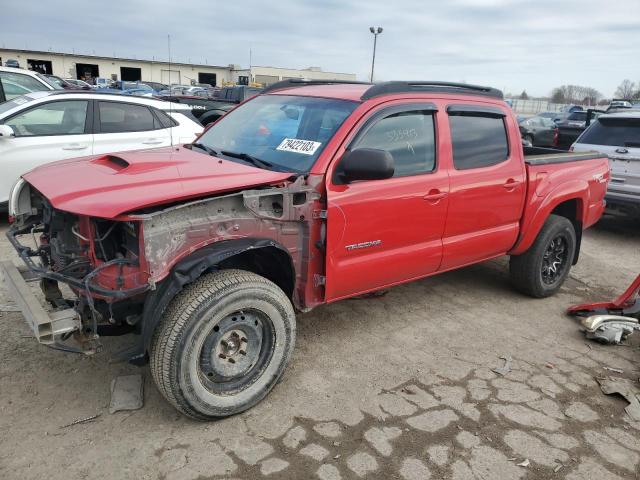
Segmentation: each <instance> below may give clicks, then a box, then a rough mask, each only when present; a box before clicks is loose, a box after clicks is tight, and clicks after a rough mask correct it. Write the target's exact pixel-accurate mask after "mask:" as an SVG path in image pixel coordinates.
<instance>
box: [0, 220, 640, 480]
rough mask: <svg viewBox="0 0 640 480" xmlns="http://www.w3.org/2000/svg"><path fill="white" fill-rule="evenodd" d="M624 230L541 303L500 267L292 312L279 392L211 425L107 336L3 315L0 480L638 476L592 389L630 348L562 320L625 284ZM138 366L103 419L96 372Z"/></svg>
mask: <svg viewBox="0 0 640 480" xmlns="http://www.w3.org/2000/svg"><path fill="white" fill-rule="evenodd" d="M0 230H2V233H4V230H6V225H1V226H0ZM639 233H640V227H639V226H638V224H637V223H632V222H630V221H621V220H612V219H604V220H603V221H602V222H601V223H600V224H599V225H598V226H597V227H595V228H593V229H591V230H590V231H588V232H587V233H586V235H585V238H584V241H583V248H582V256H581V260H580V263H579V264H578V265H577V267H575V268H574V270H572V273H571V277H570V279H569V280H568V281H567V283H566V284H565V287H564V288H563V289H562V291H561V292H560V293H559V294H558V295H557V296H555V297H554V298H550V299H545V300H533V299H529V298H526V297H523V296H521V295H519V294H517V293H515V292H514V291H513V290H512V289H511V288H510V286H509V283H508V277H507V262H506V259H500V260H497V261H491V262H487V263H484V264H481V265H477V266H473V267H470V268H466V269H463V270H460V271H456V272H452V273H447V274H443V275H441V276H436V277H432V278H429V279H425V280H422V281H418V282H414V283H411V284H408V285H404V286H401V287H398V288H395V289H393V290H391V291H389V292H388V294H386V295H384V296H382V297H379V298H372V299H366V300H349V301H343V302H339V303H336V304H333V305H329V306H325V307H321V308H318V309H316V310H314V311H313V312H311V313H309V314H305V315H300V316H299V317H298V339H297V345H296V351H295V354H294V356H293V360H292V362H291V364H290V365H289V368H288V370H287V372H286V374H285V376H284V379H283V380H282V382H281V383H280V384H279V385H277V386H276V388H275V389H274V390H273V392H272V393H271V394H270V395H269V396H268V397H267V399H266V400H265V401H263V402H262V403H261V404H259V405H258V406H257V407H255V408H254V409H252V410H250V411H248V412H246V413H244V414H242V415H238V416H235V417H232V418H228V419H224V420H220V421H217V422H211V423H198V422H195V421H191V420H188V419H186V418H184V417H182V416H181V415H179V414H178V413H177V412H176V411H174V410H173V409H172V408H171V407H170V406H169V405H168V404H167V403H165V402H164V401H163V399H162V398H161V396H160V395H159V393H158V392H157V391H156V389H155V387H154V385H153V382H152V380H151V375H150V373H149V371H148V369H147V368H143V369H138V368H137V367H134V366H131V365H128V364H112V363H110V362H109V356H110V354H111V353H113V352H115V351H116V350H118V349H119V347H121V345H122V338H120V339H119V338H107V339H105V341H104V343H105V349H104V351H103V352H102V353H101V354H99V355H97V356H95V357H91V358H90V357H83V356H79V355H75V354H67V353H62V352H58V351H53V350H49V349H47V348H45V347H43V346H40V345H38V344H37V343H36V342H35V340H34V339H33V338H30V335H29V330H28V327H27V326H26V324H25V323H24V321H23V319H22V316H21V314H20V313H15V312H4V313H2V317H0V324H1V325H2V327H3V336H2V341H1V342H0V432H1V433H0V479H3V480H13V479H16V480H17V479H20V480H27V479H39V480H41V479H47V480H49V479H51V480H54V479H64V480H67V479H85V478H86V479H110V480H112V479H137V480H142V479H166V480H174V479H184V480H195V479H209V478H211V479H217V478H238V479H240V478H242V479H255V478H263V477H265V478H276V479H307V478H309V479H311V478H319V479H321V480H335V479H340V478H342V479H347V478H356V479H357V478H371V479H374V478H375V479H378V478H379V479H396V478H398V479H406V480H417V479H429V478H432V479H441V478H442V479H455V480H463V479H474V478H476V479H486V480H491V479H500V480H507V479H552V478H553V479H555V478H558V479H562V478H566V479H570V480H573V479H575V480H578V479H596V480H609V479H618V478H626V479H631V478H640V473H639V472H640V422H636V423H634V422H632V421H631V420H630V419H629V418H628V417H626V415H625V413H624V407H625V406H626V402H625V401H624V400H622V399H621V398H619V397H615V396H605V395H604V394H602V392H601V391H600V389H599V387H598V385H597V383H596V382H595V380H594V377H596V376H607V375H613V376H623V377H626V378H632V379H635V380H637V379H638V377H639V376H640V373H639V370H640V364H639V362H640V349H639V348H638V344H640V341H639V339H638V338H633V337H632V338H631V341H630V344H631V345H630V346H617V347H614V346H602V345H598V344H595V343H592V342H589V341H586V340H585V339H584V338H583V335H582V333H580V331H579V330H578V326H577V324H576V322H575V321H574V320H573V319H571V318H569V317H567V316H565V315H564V310H565V308H566V307H567V306H568V305H571V304H574V303H578V302H582V301H586V300H589V299H594V300H595V299H609V298H611V297H613V296H614V295H615V294H616V293H618V292H621V291H622V290H623V289H624V288H625V287H626V286H627V285H628V283H630V281H631V280H632V279H633V278H634V277H635V275H636V274H637V273H638V270H639V267H640V249H639V248H638V245H639V242H640V238H639V237H638V234H639ZM8 258H14V255H13V252H12V251H11V250H10V248H9V246H8V243H7V241H6V239H5V237H4V235H2V237H1V239H0V259H3V260H4V259H8ZM16 261H17V260H16ZM10 303H11V300H10V299H9V298H8V297H7V294H6V292H4V291H2V290H0V304H4V305H6V304H10ZM637 337H640V335H639V334H637ZM500 356H511V357H512V358H513V364H512V368H513V370H512V371H511V372H510V373H508V374H507V375H505V376H504V377H501V376H499V375H496V374H495V373H493V372H492V370H491V369H492V368H494V367H497V366H500V365H502V363H503V361H502V360H500V359H499V357H500ZM605 366H607V367H615V368H619V369H622V370H623V371H624V373H622V374H617V373H612V372H610V371H607V370H605V369H603V367H605ZM140 371H141V372H142V373H143V375H144V377H145V405H144V408H143V409H141V410H138V411H134V412H119V413H116V414H113V415H111V414H109V412H108V404H109V386H110V382H111V380H112V379H113V378H115V377H116V376H118V375H122V374H127V373H136V372H140ZM97 414H99V415H100V416H99V417H98V418H97V419H95V420H94V421H92V422H90V423H85V424H80V425H75V426H70V427H66V428H63V426H64V425H66V424H68V423H70V422H73V421H74V420H77V419H81V418H86V417H89V416H93V415H97ZM523 462H524V463H523ZM527 463H528V466H519V465H518V464H521V465H526V464H527Z"/></svg>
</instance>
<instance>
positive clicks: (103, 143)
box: [93, 100, 171, 154]
mask: <svg viewBox="0 0 640 480" xmlns="http://www.w3.org/2000/svg"><path fill="white" fill-rule="evenodd" d="M96 103H97V108H96V119H95V125H96V129H95V140H94V147H93V148H94V152H93V153H94V154H103V153H111V152H124V151H127V150H142V149H146V148H158V147H166V146H169V145H170V144H171V136H170V132H169V130H170V129H169V128H166V127H165V126H164V125H162V124H161V123H160V120H159V119H158V118H157V117H156V115H154V113H153V112H152V110H151V109H150V108H149V107H148V106H146V105H140V104H133V103H124V102H110V101H105V100H98V101H97V102H96Z"/></svg>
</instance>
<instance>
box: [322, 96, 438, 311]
mask: <svg viewBox="0 0 640 480" xmlns="http://www.w3.org/2000/svg"><path fill="white" fill-rule="evenodd" d="M435 120H436V107H435V105H433V104H430V103H425V104H406V103H405V104H401V105H394V106H391V107H385V108H382V107H380V108H378V109H377V110H375V111H374V112H372V113H371V114H370V115H368V116H366V117H365V118H364V119H363V120H362V121H361V122H360V123H359V125H358V126H356V130H355V131H356V132H357V133H356V134H355V136H354V137H352V139H351V140H349V142H348V144H347V146H346V149H347V150H355V149H358V148H373V149H379V150H386V151H388V152H390V153H391V155H392V157H393V160H394V166H395V173H394V176H393V177H392V178H388V179H385V180H365V181H354V182H352V183H346V184H340V181H339V179H338V178H337V177H336V176H335V173H336V170H338V171H339V166H340V159H338V161H337V162H335V163H334V164H333V165H332V168H330V169H329V175H330V176H331V178H328V179H327V196H328V211H327V253H326V258H327V265H326V285H325V292H326V300H327V301H332V300H337V299H339V298H343V297H347V296H350V295H355V294H358V293H363V292H367V291H372V290H376V289H379V288H382V287H385V286H390V285H393V284H397V283H401V282H403V281H408V280H411V279H413V278H418V277H422V276H425V275H428V274H430V273H433V272H435V271H437V269H438V267H439V265H440V261H441V258H442V233H443V230H444V225H445V218H446V214H447V203H448V198H447V194H448V191H449V179H448V174H447V169H446V168H442V167H441V165H439V162H438V158H437V154H436V138H437V137H436V128H435V125H436V121H435ZM342 153H344V150H343V151H339V152H338V155H339V156H340V157H342V156H343V155H342Z"/></svg>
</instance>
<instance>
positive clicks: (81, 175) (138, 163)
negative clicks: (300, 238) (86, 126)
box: [23, 147, 292, 218]
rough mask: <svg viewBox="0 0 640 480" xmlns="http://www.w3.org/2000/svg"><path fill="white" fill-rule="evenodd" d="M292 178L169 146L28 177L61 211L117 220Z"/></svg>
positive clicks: (66, 163) (68, 163)
mask: <svg viewBox="0 0 640 480" xmlns="http://www.w3.org/2000/svg"><path fill="white" fill-rule="evenodd" d="M291 175H292V174H291V173H288V172H273V171H269V170H263V169H260V168H255V167H252V166H249V165H245V164H241V163H237V162H233V161H229V160H224V159H221V158H217V157H213V156H210V155H207V154H204V153H200V152H198V151H191V150H189V149H186V148H184V147H166V148H159V149H153V150H141V151H135V152H122V153H113V154H109V155H99V156H91V157H83V158H76V159H72V160H63V161H60V162H54V163H50V164H47V165H43V166H41V167H38V168H36V169H34V170H31V171H30V172H28V173H26V174H25V175H23V178H24V179H25V180H26V181H27V182H28V183H30V184H31V185H32V186H33V187H34V188H36V189H37V190H38V191H40V192H41V193H42V194H43V195H44V196H45V197H46V198H47V199H48V200H49V202H51V204H52V205H53V206H54V207H55V208H57V209H59V210H64V211H67V212H71V213H75V214H78V215H89V216H93V217H102V218H115V217H117V216H119V215H122V214H124V213H127V212H132V211H135V210H140V209H143V208H147V207H153V206H157V205H163V204H169V203H173V202H178V201H183V200H187V199H194V198H198V197H204V196H209V195H213V194H219V193H224V192H230V191H234V190H241V189H246V188H253V187H257V186H259V185H269V184H277V183H281V182H282V181H284V180H286V179H287V178H290V177H291Z"/></svg>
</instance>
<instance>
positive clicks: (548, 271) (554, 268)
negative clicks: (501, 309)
mask: <svg viewBox="0 0 640 480" xmlns="http://www.w3.org/2000/svg"><path fill="white" fill-rule="evenodd" d="M575 251H576V231H575V229H574V227H573V224H572V223H571V222H570V221H569V220H568V219H567V218H565V217H561V216H559V215H549V218H548V219H547V221H546V222H545V224H544V225H543V227H542V229H541V230H540V233H538V237H537V238H536V240H535V242H534V243H533V245H531V247H530V248H529V250H527V251H526V252H525V253H523V254H522V255H512V256H511V260H510V262H509V273H510V275H511V281H512V282H513V284H514V286H515V287H516V289H517V290H519V291H520V292H522V293H524V294H526V295H530V296H532V297H535V298H544V297H548V296H550V295H553V294H554V293H556V292H557V291H558V290H559V289H560V287H561V286H562V284H563V283H564V281H565V279H566V278H567V276H568V275H569V270H571V264H572V263H573V258H574V255H575Z"/></svg>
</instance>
